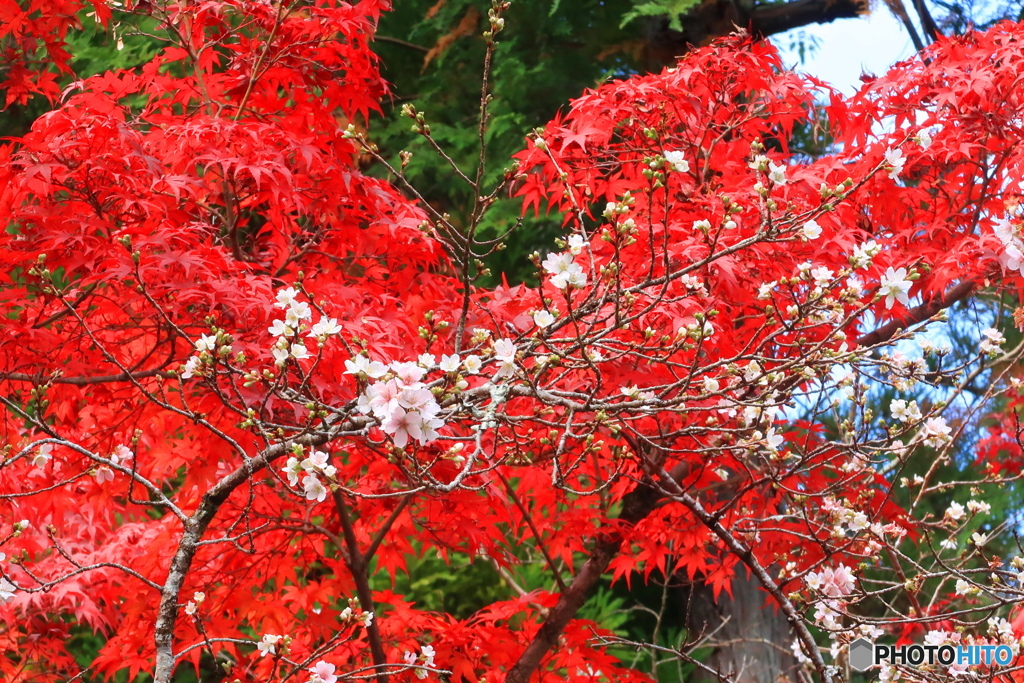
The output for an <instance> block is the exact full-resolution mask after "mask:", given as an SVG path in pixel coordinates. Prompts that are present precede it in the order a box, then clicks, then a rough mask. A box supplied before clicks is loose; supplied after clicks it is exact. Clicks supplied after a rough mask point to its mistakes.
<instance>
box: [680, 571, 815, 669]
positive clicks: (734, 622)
mask: <svg viewBox="0 0 1024 683" xmlns="http://www.w3.org/2000/svg"><path fill="white" fill-rule="evenodd" d="M687 622H688V624H687V626H688V628H689V630H690V637H691V638H699V637H701V634H704V636H706V637H708V645H710V646H711V647H712V648H713V650H712V654H711V656H710V657H709V658H708V659H707V660H706V661H705V662H704V663H705V664H706V665H707V666H709V667H711V668H712V669H715V670H716V671H718V672H719V673H720V674H721V676H722V678H721V679H719V678H716V677H715V676H712V675H711V674H710V673H708V672H707V671H703V670H698V671H697V672H696V673H695V674H694V675H693V677H692V678H691V680H692V681H693V683H715V682H717V681H718V680H728V681H731V682H733V683H783V682H785V683H790V682H792V683H797V682H798V681H799V679H798V677H797V674H796V668H797V661H796V658H795V657H793V654H792V652H791V650H790V644H791V643H792V642H793V639H794V635H793V632H792V631H791V630H790V628H789V624H788V623H787V622H786V617H785V616H784V615H783V614H782V613H781V612H780V611H779V610H777V609H776V608H775V606H774V605H773V604H772V603H771V599H770V597H769V596H768V594H767V593H765V592H764V591H763V590H761V588H760V584H759V583H758V581H757V579H756V578H754V577H753V576H751V575H750V574H749V573H747V572H745V571H743V570H742V569H741V570H739V572H738V573H737V575H736V577H735V578H734V579H733V582H732V597H731V598H730V597H729V595H728V594H726V593H723V594H722V595H721V596H720V599H719V600H717V601H716V600H715V599H714V597H713V596H712V591H711V589H710V588H709V587H708V586H706V585H704V584H701V583H695V584H694V585H693V589H692V591H691V593H690V596H689V604H688V610H687Z"/></svg>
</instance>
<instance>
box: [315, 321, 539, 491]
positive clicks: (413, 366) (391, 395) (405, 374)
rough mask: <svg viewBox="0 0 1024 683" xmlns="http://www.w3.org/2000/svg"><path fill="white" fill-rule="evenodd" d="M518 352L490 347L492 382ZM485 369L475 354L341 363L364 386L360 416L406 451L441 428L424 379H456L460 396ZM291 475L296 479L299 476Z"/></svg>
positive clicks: (504, 342)
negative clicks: (439, 376)
mask: <svg viewBox="0 0 1024 683" xmlns="http://www.w3.org/2000/svg"><path fill="white" fill-rule="evenodd" d="M488 336H489V333H486V334H482V333H481V331H476V332H474V339H476V340H477V341H482V340H484V339H486V338H487V337H488ZM518 351H519V349H518V347H517V346H516V344H515V342H513V341H512V340H511V339H508V338H503V339H496V340H494V341H493V342H492V354H491V355H490V357H489V358H488V359H487V360H488V361H492V362H493V368H494V374H493V376H492V378H491V379H492V381H495V382H497V381H499V380H503V379H507V378H510V377H511V376H513V375H514V374H515V371H516V354H517V353H518ZM484 364H485V359H484V358H481V357H480V355H478V354H469V355H467V356H466V357H465V358H463V357H461V356H460V355H459V354H456V353H453V354H442V355H441V358H440V361H438V359H437V357H436V356H434V355H433V354H429V353H426V354H422V355H421V356H420V357H419V358H418V359H417V360H416V362H411V361H392V362H390V363H388V364H387V365H385V364H384V363H382V362H380V361H376V360H371V359H370V358H369V357H368V356H365V355H361V354H360V355H357V356H354V357H353V358H352V359H350V360H347V361H345V374H349V375H354V376H355V377H357V378H358V379H361V380H364V381H368V384H367V386H366V388H365V389H364V390H363V391H362V393H361V394H360V395H359V399H358V402H357V409H358V410H359V411H360V412H361V413H363V414H364V415H372V416H373V418H374V419H375V420H376V421H377V422H378V423H379V424H380V428H381V429H382V430H383V431H384V433H385V434H387V435H389V436H390V437H391V438H392V440H393V442H394V444H395V446H397V447H398V448H405V446H406V445H407V444H409V442H410V441H415V442H416V443H418V444H420V445H425V444H428V443H430V442H431V441H433V440H435V439H437V438H438V436H439V434H438V430H439V429H441V428H442V427H444V426H445V419H444V418H443V417H442V416H441V406H440V404H438V402H437V398H436V397H435V395H434V391H432V390H431V386H430V385H429V384H428V383H427V381H425V380H426V379H427V375H428V373H430V372H431V371H434V370H440V371H441V372H442V373H444V374H445V375H447V376H449V377H452V378H454V379H455V381H454V384H453V388H454V389H455V390H456V391H463V390H465V389H467V388H468V387H469V382H468V381H467V380H466V379H465V377H464V376H463V373H464V374H465V375H466V376H472V375H477V374H480V373H481V372H482V370H483V368H484ZM371 380H372V381H371ZM295 473H296V474H298V472H297V471H296V472H295Z"/></svg>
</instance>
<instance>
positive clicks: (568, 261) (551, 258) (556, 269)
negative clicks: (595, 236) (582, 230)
mask: <svg viewBox="0 0 1024 683" xmlns="http://www.w3.org/2000/svg"><path fill="white" fill-rule="evenodd" d="M576 237H578V235H576ZM581 239H582V238H581ZM573 256H574V255H573V253H572V251H564V252H561V253H558V254H556V253H551V254H548V255H547V258H545V259H544V262H543V263H542V264H541V265H543V266H544V270H545V271H546V272H547V273H548V275H550V276H551V284H552V285H554V286H555V287H557V288H558V289H567V288H569V287H575V288H577V289H579V288H582V287H586V286H587V274H586V273H584V272H583V267H582V266H580V264H578V263H576V262H575V261H574V260H573Z"/></svg>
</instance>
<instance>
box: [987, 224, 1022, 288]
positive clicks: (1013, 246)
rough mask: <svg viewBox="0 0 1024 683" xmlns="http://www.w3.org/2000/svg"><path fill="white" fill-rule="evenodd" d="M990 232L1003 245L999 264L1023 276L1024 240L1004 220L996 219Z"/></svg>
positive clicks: (1011, 225)
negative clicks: (993, 233)
mask: <svg viewBox="0 0 1024 683" xmlns="http://www.w3.org/2000/svg"><path fill="white" fill-rule="evenodd" d="M992 230H993V232H995V235H996V238H998V239H999V241H1000V242H1001V243H1002V245H1003V252H1002V253H1001V254H999V262H1000V263H1001V264H1002V265H1003V267H1004V268H1006V269H1007V270H1016V271H1017V272H1019V273H1020V274H1021V275H1024V240H1021V237H1020V232H1019V230H1018V229H1017V227H1016V226H1014V225H1013V223H1011V222H1010V221H1009V220H1007V219H1006V218H998V219H996V222H995V225H994V226H993V228H992Z"/></svg>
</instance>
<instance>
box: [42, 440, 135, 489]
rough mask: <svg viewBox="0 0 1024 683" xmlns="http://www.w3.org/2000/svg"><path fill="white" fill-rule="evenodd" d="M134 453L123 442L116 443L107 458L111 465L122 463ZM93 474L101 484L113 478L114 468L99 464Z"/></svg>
mask: <svg viewBox="0 0 1024 683" xmlns="http://www.w3.org/2000/svg"><path fill="white" fill-rule="evenodd" d="M45 445H49V444H45ZM134 455H135V454H134V453H132V450H131V449H130V448H128V447H127V446H125V445H124V444H118V446H117V448H115V449H114V452H113V453H111V454H110V457H109V458H108V460H110V462H111V464H113V465H124V464H125V463H126V462H128V461H129V460H131V459H132V457H133V456H134ZM93 476H94V477H96V483H97V484H103V483H105V482H108V481H113V480H114V470H112V469H110V468H109V467H107V466H106V465H100V466H99V467H97V468H96V470H95V471H94V472H93Z"/></svg>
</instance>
